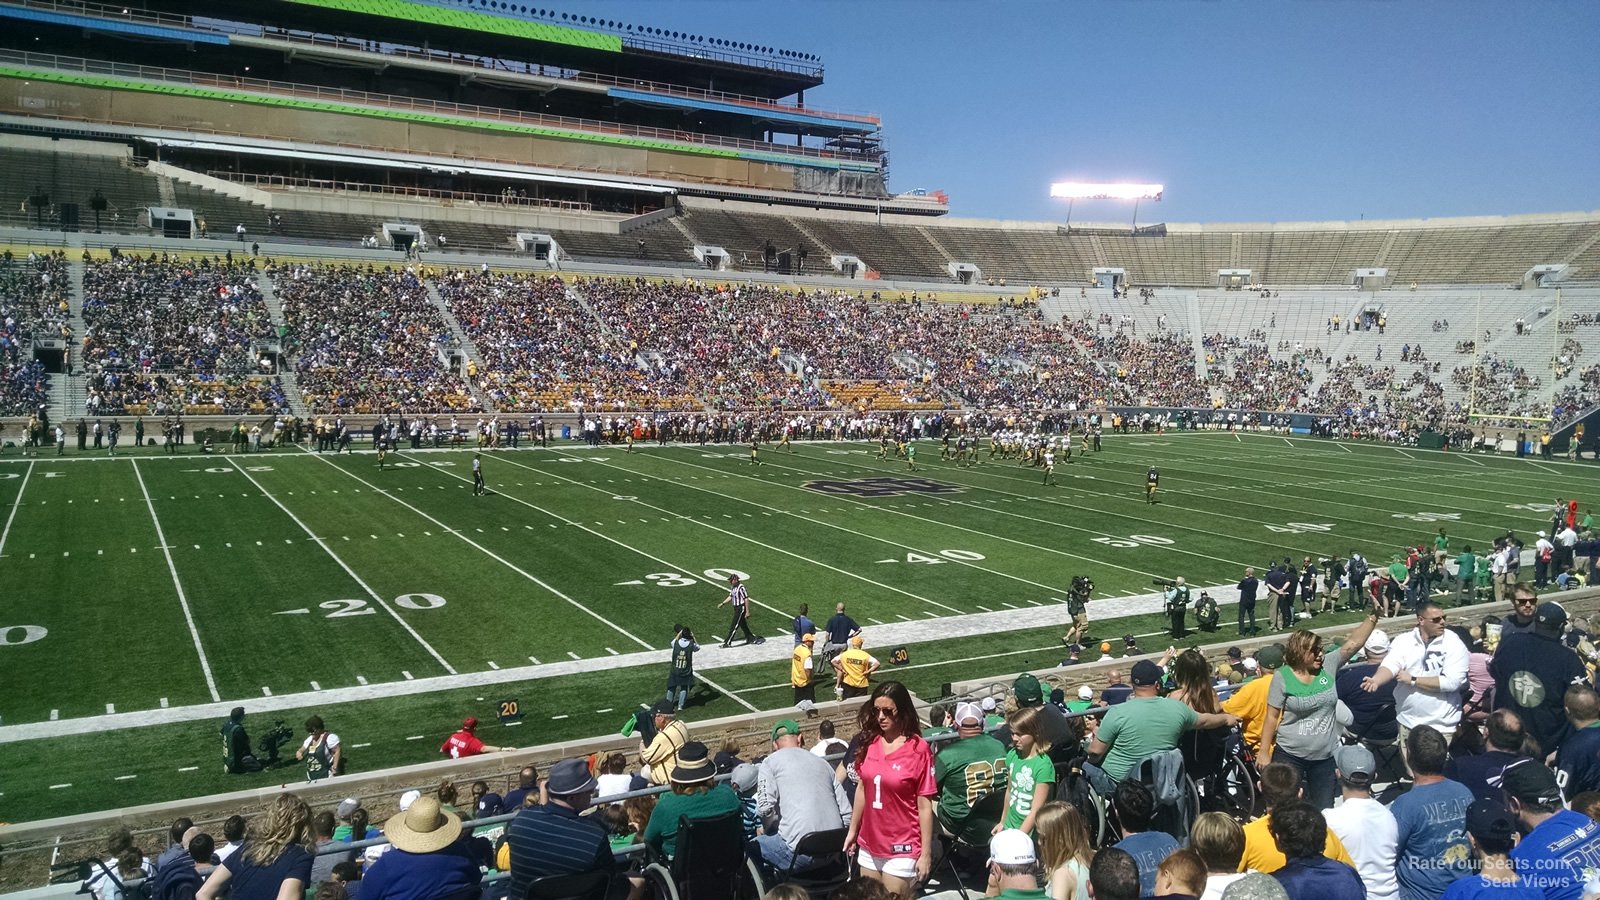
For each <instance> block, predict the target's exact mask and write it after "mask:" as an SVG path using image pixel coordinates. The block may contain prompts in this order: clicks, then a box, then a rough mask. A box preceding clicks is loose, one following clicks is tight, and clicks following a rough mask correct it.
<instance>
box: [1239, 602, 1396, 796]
mask: <svg viewBox="0 0 1600 900" xmlns="http://www.w3.org/2000/svg"><path fill="white" fill-rule="evenodd" d="M1377 624H1378V612H1377V610H1373V611H1372V612H1371V613H1370V614H1369V615H1368V616H1367V618H1366V619H1365V620H1363V621H1362V623H1361V624H1360V625H1358V626H1356V629H1355V630H1354V631H1352V632H1350V634H1349V636H1348V637H1347V638H1346V639H1345V642H1344V643H1343V644H1341V645H1340V646H1339V648H1338V649H1337V650H1334V651H1333V652H1332V653H1326V652H1325V651H1324V650H1323V646H1322V638H1320V637H1318V636H1317V635H1316V633H1315V632H1312V631H1307V630H1306V629H1304V628H1302V629H1300V630H1299V631H1296V632H1295V633H1294V634H1292V635H1290V636H1289V640H1288V643H1287V644H1286V645H1285V646H1284V649H1283V665H1282V666H1281V667H1280V668H1279V669H1278V671H1277V672H1276V673H1274V674H1273V676H1272V683H1271V685H1270V686H1269V687H1268V688H1267V717H1266V719H1265V720H1264V721H1263V722H1262V724H1261V753H1260V755H1259V756H1258V757H1257V758H1256V761H1257V764H1258V765H1260V766H1262V767H1266V766H1267V765H1268V764H1270V763H1273V762H1281V763H1287V764H1288V765H1291V766H1293V767H1294V768H1296V769H1298V770H1299V771H1300V775H1301V777H1302V778H1303V779H1304V781H1305V786H1306V799H1307V800H1308V801H1310V802H1311V803H1312V804H1314V805H1315V806H1316V807H1317V808H1318V809H1328V808H1330V807H1332V806H1333V795H1334V777H1333V751H1334V750H1336V749H1338V746H1339V733H1340V730H1341V729H1340V725H1339V721H1338V707H1339V692H1338V690H1337V689H1336V688H1335V686H1334V679H1335V677H1336V676H1337V675H1338V673H1339V667H1340V666H1342V665H1344V663H1345V660H1348V659H1349V658H1350V657H1351V656H1352V655H1354V654H1355V653H1356V652H1357V651H1358V650H1360V649H1361V646H1362V645H1363V644H1365V643H1366V641H1367V638H1368V637H1369V636H1371V634H1372V629H1373V626H1375V625H1377Z"/></svg>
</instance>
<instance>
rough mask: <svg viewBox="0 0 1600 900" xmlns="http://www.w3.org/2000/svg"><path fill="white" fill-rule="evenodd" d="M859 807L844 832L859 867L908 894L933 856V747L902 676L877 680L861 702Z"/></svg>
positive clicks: (923, 875)
mask: <svg viewBox="0 0 1600 900" xmlns="http://www.w3.org/2000/svg"><path fill="white" fill-rule="evenodd" d="M859 726H860V731H861V734H860V740H859V741H858V742H857V746H856V752H855V764H856V772H857V775H858V777H859V779H860V783H859V784H858V785H857V786H856V799H855V813H854V815H852V816H851V818H850V831H849V833H848V834H847V835H846V836H845V840H844V849H845V852H846V853H855V854H856V855H857V860H858V862H860V864H861V874H862V875H863V876H865V877H867V878H871V879H873V880H875V881H879V882H882V883H883V886H884V887H886V888H888V889H889V890H890V891H891V892H892V893H895V894H898V895H899V896H902V897H908V896H911V891H912V888H913V887H914V886H915V885H916V884H917V883H918V882H922V881H926V880H927V878H928V873H929V870H930V869H931V867H932V863H933V856H932V854H933V798H934V796H935V795H936V794H938V792H939V787H938V785H937V784H936V783H935V782H934V780H933V749H932V748H931V747H929V746H928V742H927V741H925V740H923V739H922V735H921V734H920V729H919V727H918V723H917V711H916V709H915V707H913V706H912V705H911V694H910V692H908V691H907V690H906V687H905V685H903V684H901V683H900V682H898V681H885V682H882V683H880V684H878V686H877V687H875V688H873V690H872V696H871V697H870V698H869V700H868V702H867V703H866V704H865V705H863V706H862V707H861V716H860V723H859Z"/></svg>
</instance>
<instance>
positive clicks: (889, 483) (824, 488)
mask: <svg viewBox="0 0 1600 900" xmlns="http://www.w3.org/2000/svg"><path fill="white" fill-rule="evenodd" d="M806 487H808V488H810V489H811V490H813V491H817V492H818V493H823V494H844V495H847V496H850V497H898V496H900V495H901V494H959V493H961V491H963V490H965V488H962V487H958V486H956V485H953V484H943V483H941V482H938V481H930V480H928V479H926V478H857V479H856V480H854V481H808V482H806Z"/></svg>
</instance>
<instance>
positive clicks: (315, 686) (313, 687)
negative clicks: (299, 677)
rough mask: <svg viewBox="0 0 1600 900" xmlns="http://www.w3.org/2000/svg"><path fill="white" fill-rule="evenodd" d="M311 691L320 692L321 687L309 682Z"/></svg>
mask: <svg viewBox="0 0 1600 900" xmlns="http://www.w3.org/2000/svg"><path fill="white" fill-rule="evenodd" d="M311 689H312V690H313V691H320V690H322V685H320V684H317V683H316V682H315V681H313V682H311Z"/></svg>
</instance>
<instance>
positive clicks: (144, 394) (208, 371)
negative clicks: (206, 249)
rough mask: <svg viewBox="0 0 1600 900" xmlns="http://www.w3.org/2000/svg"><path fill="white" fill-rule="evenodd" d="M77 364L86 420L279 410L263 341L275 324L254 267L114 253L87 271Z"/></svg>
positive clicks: (278, 394)
mask: <svg viewBox="0 0 1600 900" xmlns="http://www.w3.org/2000/svg"><path fill="white" fill-rule="evenodd" d="M83 277H84V302H83V320H84V325H85V332H84V335H83V338H82V340H81V343H80V346H81V357H80V358H81V363H82V367H83V369H84V371H85V372H86V373H87V377H88V395H87V398H86V400H85V406H84V409H83V410H81V411H80V410H69V411H67V412H68V413H69V414H74V415H75V414H77V413H79V412H83V413H86V414H90V415H120V414H124V413H132V414H142V413H144V412H147V411H156V410H161V411H163V412H165V411H169V410H170V411H178V410H183V411H187V412H191V413H230V414H233V413H242V412H250V411H258V412H265V411H276V410H278V409H281V408H282V406H283V397H282V392H281V389H280V388H279V387H278V385H277V382H276V379H275V378H273V377H272V374H273V373H272V371H271V364H270V363H269V362H265V361H263V359H262V358H261V357H260V356H259V355H258V352H259V350H258V346H257V345H258V342H260V341H262V340H264V339H265V338H267V337H268V336H269V335H270V334H271V332H272V323H271V318H270V316H269V315H268V312H267V309H266V305H265V302H264V301H263V299H262V296H261V290H260V287H259V285H257V284H256V280H255V270H254V268H253V267H252V266H251V265H250V264H248V263H230V262H226V261H224V260H222V259H208V258H201V259H198V260H191V259H175V258H166V257H157V256H155V255H154V254H152V255H151V256H149V257H146V258H140V257H137V256H130V255H118V256H117V257H114V258H111V259H106V260H93V261H90V262H88V263H86V264H85V270H84V276H83Z"/></svg>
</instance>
